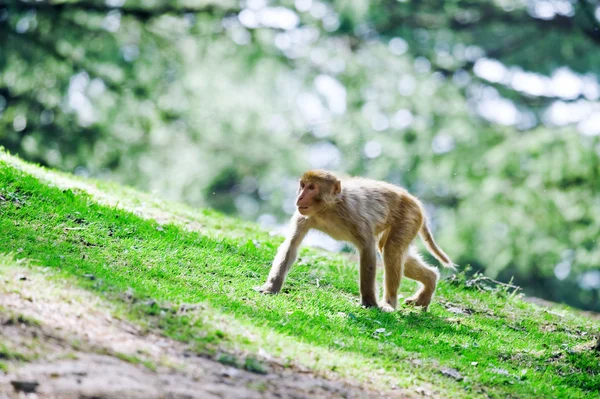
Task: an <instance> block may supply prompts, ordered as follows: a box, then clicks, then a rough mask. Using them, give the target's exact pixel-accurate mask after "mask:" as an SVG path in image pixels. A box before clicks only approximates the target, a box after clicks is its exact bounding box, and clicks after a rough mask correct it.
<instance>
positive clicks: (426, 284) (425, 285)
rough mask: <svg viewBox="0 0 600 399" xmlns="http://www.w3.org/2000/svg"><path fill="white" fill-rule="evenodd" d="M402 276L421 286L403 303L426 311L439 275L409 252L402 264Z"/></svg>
mask: <svg viewBox="0 0 600 399" xmlns="http://www.w3.org/2000/svg"><path fill="white" fill-rule="evenodd" d="M404 275H405V276H406V277H408V278H410V279H411V280H417V281H418V282H420V283H421V284H422V286H421V288H420V289H419V290H418V291H417V292H416V293H415V294H414V295H413V296H411V297H410V298H407V299H406V300H405V301H404V303H406V304H407V305H413V306H421V307H423V308H424V310H427V308H428V307H429V304H430V303H431V298H432V297H433V293H434V292H435V287H436V285H437V281H438V279H439V277H440V273H439V272H438V270H437V269H436V268H434V267H432V266H429V265H428V264H427V263H425V262H424V261H423V259H421V257H420V256H419V254H417V253H413V252H412V251H411V253H410V254H409V255H408V257H407V259H406V262H405V263H404Z"/></svg>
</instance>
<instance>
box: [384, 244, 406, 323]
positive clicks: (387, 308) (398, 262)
mask: <svg viewBox="0 0 600 399" xmlns="http://www.w3.org/2000/svg"><path fill="white" fill-rule="evenodd" d="M407 250H408V245H407V244H403V243H400V242H398V241H397V240H394V239H393V237H390V238H389V239H388V240H387V242H386V243H385V245H384V248H383V265H384V276H383V303H382V304H381V310H383V311H384V312H392V311H394V310H395V309H396V307H397V306H398V289H399V288H400V282H401V280H402V274H403V269H404V262H405V259H406V255H407V252H408V251H407Z"/></svg>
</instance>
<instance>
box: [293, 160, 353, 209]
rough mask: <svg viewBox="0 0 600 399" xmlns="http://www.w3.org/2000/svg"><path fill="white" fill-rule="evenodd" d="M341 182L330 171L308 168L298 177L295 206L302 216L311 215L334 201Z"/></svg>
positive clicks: (340, 187) (340, 189)
mask: <svg viewBox="0 0 600 399" xmlns="http://www.w3.org/2000/svg"><path fill="white" fill-rule="evenodd" d="M341 191H342V183H341V182H340V180H339V179H338V178H337V176H336V175H334V174H333V173H331V172H327V171H324V170H309V171H308V172H306V173H304V175H302V177H301V178H300V186H299V187H298V198H297V199H296V206H297V207H298V212H299V213H300V214H301V215H303V216H313V215H316V214H317V213H319V212H321V211H322V210H323V209H325V208H326V207H327V206H328V205H330V204H332V203H333V202H335V198H336V196H337V195H338V194H339V193H340V192H341Z"/></svg>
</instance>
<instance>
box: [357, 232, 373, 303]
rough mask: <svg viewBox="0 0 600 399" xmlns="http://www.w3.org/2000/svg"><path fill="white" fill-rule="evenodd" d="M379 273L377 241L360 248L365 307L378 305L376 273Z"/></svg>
mask: <svg viewBox="0 0 600 399" xmlns="http://www.w3.org/2000/svg"><path fill="white" fill-rule="evenodd" d="M376 273H377V251H376V249H375V243H372V244H369V245H366V246H365V247H364V248H363V249H361V250H360V297H361V302H362V305H363V306H365V307H368V308H370V307H376V306H377V297H376V293H375V291H376V288H375V275H376Z"/></svg>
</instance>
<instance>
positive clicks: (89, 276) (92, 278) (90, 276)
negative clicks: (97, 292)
mask: <svg viewBox="0 0 600 399" xmlns="http://www.w3.org/2000/svg"><path fill="white" fill-rule="evenodd" d="M83 277H85V278H89V279H90V280H95V279H96V276H94V275H93V274H89V273H88V274H84V275H83Z"/></svg>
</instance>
